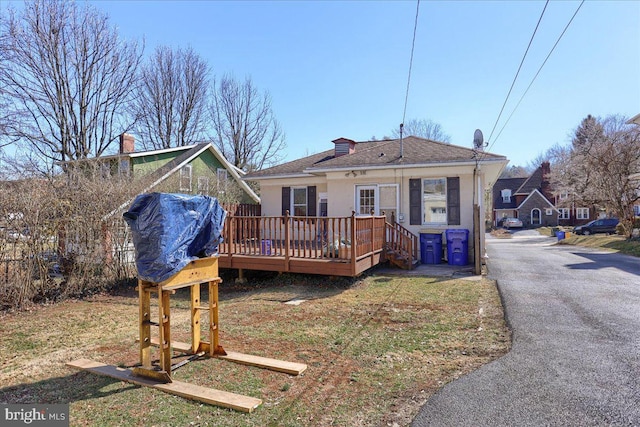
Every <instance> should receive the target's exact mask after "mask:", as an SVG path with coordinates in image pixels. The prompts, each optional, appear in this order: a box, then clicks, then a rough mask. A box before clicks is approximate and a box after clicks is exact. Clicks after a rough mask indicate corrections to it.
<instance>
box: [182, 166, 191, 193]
mask: <svg viewBox="0 0 640 427" xmlns="http://www.w3.org/2000/svg"><path fill="white" fill-rule="evenodd" d="M180 191H185V192H187V193H190V192H191V165H184V166H183V167H182V168H181V169H180Z"/></svg>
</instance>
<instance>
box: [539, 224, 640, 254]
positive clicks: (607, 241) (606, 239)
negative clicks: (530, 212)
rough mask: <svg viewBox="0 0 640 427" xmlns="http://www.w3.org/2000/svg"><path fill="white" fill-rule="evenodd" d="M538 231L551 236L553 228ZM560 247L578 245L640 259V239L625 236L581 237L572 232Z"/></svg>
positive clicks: (594, 235) (562, 241) (560, 241)
mask: <svg viewBox="0 0 640 427" xmlns="http://www.w3.org/2000/svg"><path fill="white" fill-rule="evenodd" d="M560 229H561V230H563V231H569V232H571V231H572V229H571V228H566V230H565V229H563V228H562V227H561V228H560ZM537 231H538V232H539V233H540V234H541V235H543V236H550V235H551V228H549V227H541V228H538V229H537ZM558 244H560V245H576V246H585V247H588V248H599V249H605V250H610V251H612V252H620V253H623V254H626V255H632V256H637V257H640V239H639V238H637V237H635V238H632V239H626V238H624V236H619V235H615V234H614V235H607V234H593V235H589V236H581V235H578V234H574V233H572V232H571V235H570V237H568V238H565V239H562V240H559V241H558Z"/></svg>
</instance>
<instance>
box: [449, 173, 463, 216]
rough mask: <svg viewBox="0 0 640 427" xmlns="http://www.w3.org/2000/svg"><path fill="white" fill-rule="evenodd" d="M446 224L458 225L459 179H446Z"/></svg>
mask: <svg viewBox="0 0 640 427" xmlns="http://www.w3.org/2000/svg"><path fill="white" fill-rule="evenodd" d="M447 223H448V224H449V225H460V178H458V177H449V178H447Z"/></svg>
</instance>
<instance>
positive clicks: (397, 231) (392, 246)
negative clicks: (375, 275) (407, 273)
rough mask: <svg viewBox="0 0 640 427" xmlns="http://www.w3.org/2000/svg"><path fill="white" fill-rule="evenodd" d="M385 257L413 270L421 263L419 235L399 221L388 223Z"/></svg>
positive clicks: (402, 267)
mask: <svg viewBox="0 0 640 427" xmlns="http://www.w3.org/2000/svg"><path fill="white" fill-rule="evenodd" d="M385 235H386V242H385V246H384V252H385V258H386V259H387V260H388V261H389V262H390V263H391V264H393V265H395V266H396V267H398V268H401V269H403V270H413V269H414V268H416V267H417V266H418V265H419V264H420V259H419V257H418V237H417V236H416V235H415V234H413V233H411V232H410V231H409V230H407V229H406V228H404V227H403V226H401V225H400V224H398V223H395V224H390V223H388V222H387V223H386V233H385Z"/></svg>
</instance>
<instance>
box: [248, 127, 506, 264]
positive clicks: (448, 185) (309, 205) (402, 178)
mask: <svg viewBox="0 0 640 427" xmlns="http://www.w3.org/2000/svg"><path fill="white" fill-rule="evenodd" d="M332 142H333V144H334V148H333V149H330V150H327V151H323V152H321V153H318V154H314V155H311V156H308V157H304V158H301V159H297V160H294V161H291V162H288V163H284V164H281V165H278V166H274V167H271V168H268V169H264V170H260V171H256V172H252V173H249V174H247V175H246V176H245V177H244V179H245V180H253V181H257V182H259V184H260V195H261V198H262V215H263V216H281V215H285V214H286V212H287V211H288V212H289V213H290V214H291V215H294V216H310V217H313V216H329V217H348V216H351V214H352V212H355V214H356V215H371V214H372V213H373V214H374V215H381V214H382V213H383V212H384V214H385V215H386V216H387V221H388V222H391V223H393V222H397V223H399V224H400V225H402V226H403V227H405V228H406V229H408V230H409V231H410V232H411V233H413V234H414V235H418V234H419V233H421V232H427V233H442V232H444V231H445V230H447V229H468V230H469V231H470V234H469V249H470V250H469V258H470V260H471V259H473V238H472V236H473V228H474V227H473V222H474V221H473V206H474V199H475V200H476V204H478V205H481V204H482V203H483V200H482V199H483V197H482V195H483V194H484V189H485V188H487V187H489V186H490V184H491V183H492V182H494V181H495V180H496V179H497V177H498V176H499V174H500V172H501V171H502V169H503V168H504V167H505V166H506V164H507V163H508V160H507V159H506V157H504V156H500V155H496V154H491V153H485V152H477V151H474V150H473V149H471V148H466V147H460V146H456V145H450V144H445V143H441V142H434V141H430V140H427V139H423V138H418V137H414V136H408V137H406V138H403V139H402V140H399V139H393V140H383V141H364V142H356V141H353V140H350V139H347V138H338V139H336V140H334V141H332ZM474 176H475V177H476V179H477V182H476V183H475V184H474ZM482 209H483V208H481V212H482V211H483V210H482ZM479 227H480V230H479V231H480V236H481V247H480V248H479V249H480V252H479V253H481V254H482V253H484V248H483V245H484V240H483V239H484V221H480V224H479Z"/></svg>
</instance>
